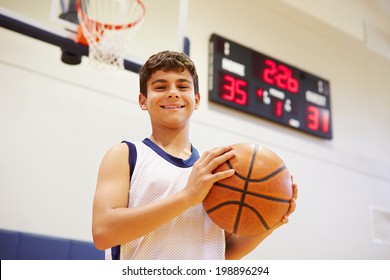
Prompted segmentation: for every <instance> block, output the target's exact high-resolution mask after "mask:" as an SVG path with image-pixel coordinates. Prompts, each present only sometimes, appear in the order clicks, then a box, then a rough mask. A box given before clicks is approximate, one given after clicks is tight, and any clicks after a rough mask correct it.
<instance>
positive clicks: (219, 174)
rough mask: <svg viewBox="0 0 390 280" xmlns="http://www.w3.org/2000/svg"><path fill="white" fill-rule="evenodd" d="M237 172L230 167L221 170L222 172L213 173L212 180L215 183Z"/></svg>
mask: <svg viewBox="0 0 390 280" xmlns="http://www.w3.org/2000/svg"><path fill="white" fill-rule="evenodd" d="M235 172H236V171H235V170H234V169H228V170H224V171H220V172H217V173H214V174H213V175H212V181H213V182H214V183H215V182H217V181H220V180H223V179H226V178H228V177H230V176H233V174H234V173H235Z"/></svg>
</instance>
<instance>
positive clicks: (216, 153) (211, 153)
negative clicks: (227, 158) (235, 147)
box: [198, 146, 232, 164]
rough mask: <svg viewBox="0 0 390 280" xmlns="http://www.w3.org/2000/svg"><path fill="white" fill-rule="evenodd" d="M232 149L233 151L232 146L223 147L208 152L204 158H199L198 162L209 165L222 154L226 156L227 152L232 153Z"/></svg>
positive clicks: (204, 154)
mask: <svg viewBox="0 0 390 280" xmlns="http://www.w3.org/2000/svg"><path fill="white" fill-rule="evenodd" d="M231 149H232V147H231V146H222V147H217V148H214V149H212V150H208V151H206V152H204V153H203V154H202V156H201V157H200V158H199V160H198V162H199V164H208V163H209V162H210V161H211V160H213V159H214V158H215V157H218V156H220V155H222V154H225V153H226V152H228V151H230V150H231Z"/></svg>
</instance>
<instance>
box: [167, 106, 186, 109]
mask: <svg viewBox="0 0 390 280" xmlns="http://www.w3.org/2000/svg"><path fill="white" fill-rule="evenodd" d="M163 107H164V108H165V109H180V108H182V107H183V106H163Z"/></svg>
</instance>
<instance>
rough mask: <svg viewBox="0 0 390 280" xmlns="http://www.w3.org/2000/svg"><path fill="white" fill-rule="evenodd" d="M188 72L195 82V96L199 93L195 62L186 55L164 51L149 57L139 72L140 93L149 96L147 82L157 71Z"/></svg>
mask: <svg viewBox="0 0 390 280" xmlns="http://www.w3.org/2000/svg"><path fill="white" fill-rule="evenodd" d="M158 70H161V71H170V70H174V71H178V72H183V71H185V70H188V72H190V74H191V76H192V79H193V80H194V90H195V94H198V92H199V82H198V74H197V72H196V67H195V64H194V62H193V61H192V60H191V59H190V58H189V57H188V56H187V55H186V54H184V53H181V52H176V51H162V52H159V53H156V54H154V55H152V56H151V57H149V59H148V60H147V61H146V62H145V64H144V65H143V66H142V67H141V70H140V71H139V87H140V92H141V93H142V94H143V95H145V96H147V82H148V81H149V79H150V77H151V76H152V75H153V73H155V72H156V71H158Z"/></svg>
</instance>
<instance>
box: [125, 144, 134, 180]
mask: <svg viewBox="0 0 390 280" xmlns="http://www.w3.org/2000/svg"><path fill="white" fill-rule="evenodd" d="M122 143H126V144H127V146H128V147H129V159H128V162H129V166H130V180H131V177H132V175H133V171H134V168H135V165H136V164H137V149H136V147H135V145H134V144H133V143H131V142H128V141H122Z"/></svg>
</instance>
